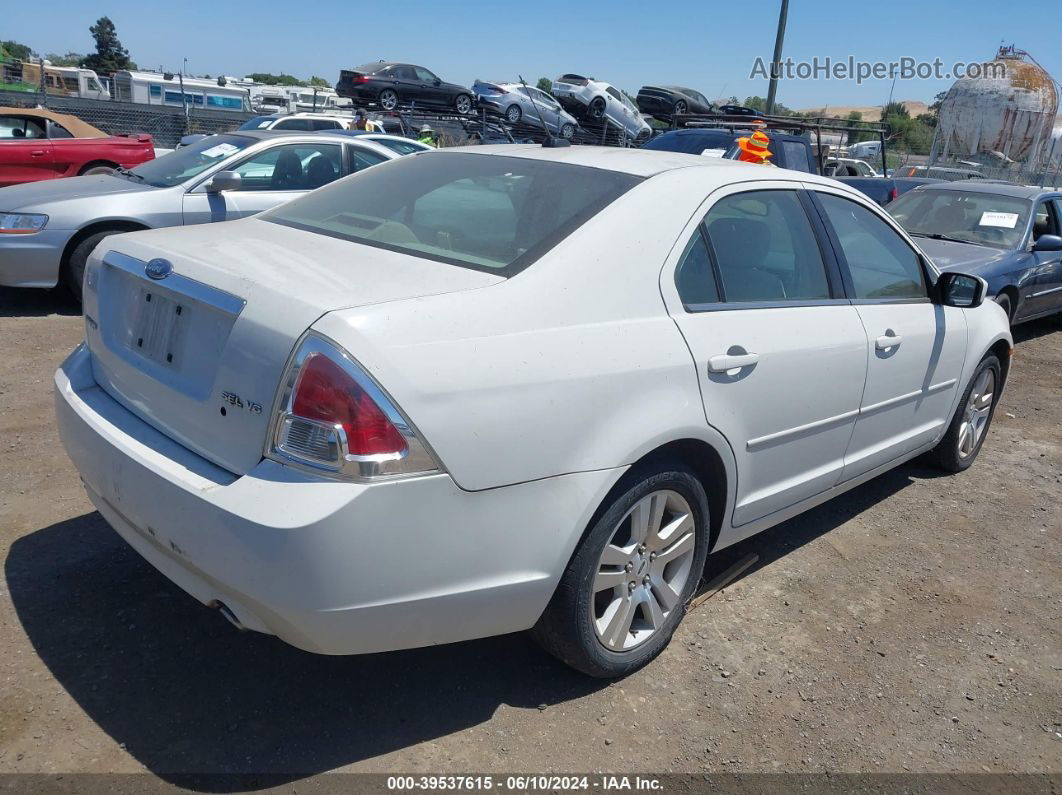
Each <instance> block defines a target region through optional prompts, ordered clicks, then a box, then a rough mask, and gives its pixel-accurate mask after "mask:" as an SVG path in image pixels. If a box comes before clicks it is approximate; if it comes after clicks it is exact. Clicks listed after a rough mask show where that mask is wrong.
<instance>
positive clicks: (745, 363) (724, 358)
mask: <svg viewBox="0 0 1062 795" xmlns="http://www.w3.org/2000/svg"><path fill="white" fill-rule="evenodd" d="M759 360H760V355H759V354H758V353H743V354H740V355H736V356H734V355H731V354H729V353H721V354H719V355H718V356H713V357H712V358H710V359H709V360H708V372H709V373H725V372H726V371H727V370H738V369H740V368H742V367H751V366H752V365H754V364H756V362H758V361H759Z"/></svg>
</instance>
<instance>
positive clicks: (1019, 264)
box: [886, 181, 1062, 324]
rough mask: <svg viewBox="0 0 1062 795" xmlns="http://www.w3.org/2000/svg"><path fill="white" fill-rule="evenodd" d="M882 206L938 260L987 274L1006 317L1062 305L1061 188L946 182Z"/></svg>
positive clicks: (1039, 313) (945, 266)
mask: <svg viewBox="0 0 1062 795" xmlns="http://www.w3.org/2000/svg"><path fill="white" fill-rule="evenodd" d="M886 210H887V211H888V212H889V213H890V214H891V215H892V216H893V218H895V219H896V220H897V221H898V222H899V223H900V224H901V225H902V226H903V228H904V229H906V230H907V232H908V234H910V235H911V236H912V237H915V238H918V244H919V245H920V246H921V247H922V250H923V251H924V252H925V253H926V254H927V255H929V257H930V259H932V260H933V262H934V263H936V265H937V266H938V267H939V268H941V269H942V270H948V271H951V270H954V271H962V272H963V273H972V274H975V275H977V276H980V277H981V278H983V279H984V280H985V281H987V282H988V294H989V295H990V296H993V297H994V298H995V300H996V301H997V302H998V303H999V304H1000V306H1002V307H1003V308H1004V310H1006V312H1007V314H1008V316H1009V317H1010V321H1011V323H1012V324H1016V323H1022V322H1024V321H1026V320H1032V319H1034V318H1038V317H1043V316H1044V315H1049V314H1051V313H1053V312H1059V311H1062V191H1059V190H1050V189H1048V190H1045V189H1043V188H1036V187H1023V186H1021V185H1011V184H1007V183H1001V182H988V181H985V182H973V181H966V182H947V183H941V184H939V185H925V186H923V187H920V188H916V189H915V190H912V191H910V192H909V193H907V194H905V195H903V196H901V197H900V198H898V199H897V200H896V201H894V202H893V203H892V204H890V205H889V206H888V207H887V208H886Z"/></svg>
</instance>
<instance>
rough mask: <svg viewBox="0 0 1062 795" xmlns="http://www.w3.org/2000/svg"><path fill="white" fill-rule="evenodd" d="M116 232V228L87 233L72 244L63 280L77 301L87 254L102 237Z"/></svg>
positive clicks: (83, 278)
mask: <svg viewBox="0 0 1062 795" xmlns="http://www.w3.org/2000/svg"><path fill="white" fill-rule="evenodd" d="M116 234H118V230H115V231H113V232H97V233H96V234H94V235H89V236H88V237H86V238H85V239H84V240H82V241H81V242H80V243H78V244H77V245H76V246H74V250H73V251H71V252H70V259H69V260H68V261H67V264H66V269H65V272H64V274H63V280H64V282H65V284H66V287H67V289H68V290H69V291H70V292H71V293H72V294H73V296H74V298H76V299H77V300H78V301H81V287H82V283H83V282H84V280H85V265H86V263H87V262H88V258H89V255H90V254H91V253H92V251H93V249H95V248H96V246H98V245H99V242H100V241H101V240H103V238H105V237H109V236H110V235H116Z"/></svg>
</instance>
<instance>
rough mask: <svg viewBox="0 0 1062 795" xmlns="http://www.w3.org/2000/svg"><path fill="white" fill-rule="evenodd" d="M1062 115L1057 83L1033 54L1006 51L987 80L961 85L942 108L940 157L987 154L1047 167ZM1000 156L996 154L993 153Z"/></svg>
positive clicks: (987, 68) (984, 72) (986, 72)
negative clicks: (1054, 131)
mask: <svg viewBox="0 0 1062 795" xmlns="http://www.w3.org/2000/svg"><path fill="white" fill-rule="evenodd" d="M1057 113H1058V92H1057V90H1056V89H1055V82H1054V80H1053V79H1052V78H1051V75H1049V74H1048V73H1047V72H1046V71H1044V69H1042V68H1041V67H1040V66H1039V65H1037V64H1036V63H1034V62H1033V61H1032V60H1031V58H1030V57H1029V55H1028V53H1025V52H1023V51H1022V50H1017V49H1015V48H1014V47H1001V48H1000V49H999V53H998V54H997V55H996V58H995V60H993V61H990V62H988V63H986V64H983V65H982V69H981V76H979V77H966V78H963V79H961V80H957V81H956V82H955V84H954V85H953V86H952V87H951V89H950V90H949V91H948V94H947V96H946V97H945V98H944V101H943V102H942V103H941V106H940V112H939V115H938V122H937V127H938V135H939V140H938V142H937V150H938V152H937V153H938V154H939V155H940V156H942V157H959V158H961V157H971V156H973V155H978V154H987V155H991V156H993V157H998V155H999V154H1002V155H1003V156H1004V158H1006V159H1008V160H1011V161H1017V162H1021V163H1029V164H1035V163H1038V162H1041V161H1042V160H1043V157H1044V155H1045V153H1046V152H1047V150H1048V149H1049V147H1050V145H1051V132H1052V128H1053V127H1054V124H1055V114H1057ZM993 153H995V154H993Z"/></svg>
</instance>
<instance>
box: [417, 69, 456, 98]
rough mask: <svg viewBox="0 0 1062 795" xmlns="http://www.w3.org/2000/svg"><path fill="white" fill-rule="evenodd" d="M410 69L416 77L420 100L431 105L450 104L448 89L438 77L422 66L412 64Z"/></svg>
mask: <svg viewBox="0 0 1062 795" xmlns="http://www.w3.org/2000/svg"><path fill="white" fill-rule="evenodd" d="M412 69H413V73H414V76H415V78H416V84H417V91H418V92H419V93H420V96H421V102H427V103H430V104H432V105H449V104H450V95H449V91H448V90H447V89H446V87H445V86H444V85H443V82H442V81H441V80H440V79H439V78H438V77H436V76H435V75H434V74H433V73H432V72H430V71H428V70H427V69H425V68H424V67H423V66H414V67H412Z"/></svg>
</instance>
